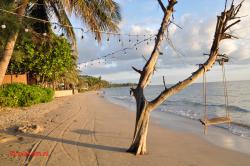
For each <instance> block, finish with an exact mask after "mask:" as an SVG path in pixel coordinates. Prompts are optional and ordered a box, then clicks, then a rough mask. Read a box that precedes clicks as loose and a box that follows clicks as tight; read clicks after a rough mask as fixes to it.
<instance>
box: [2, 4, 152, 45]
mask: <svg viewBox="0 0 250 166" xmlns="http://www.w3.org/2000/svg"><path fill="white" fill-rule="evenodd" d="M0 11H2V12H5V13H8V14H12V15H16V16H17V17H24V18H27V19H32V20H36V21H39V22H43V23H44V24H45V23H50V24H54V25H55V26H54V29H57V27H56V25H58V26H62V27H68V28H73V29H78V30H79V29H80V30H82V29H83V28H82V27H74V26H71V25H66V24H60V23H58V22H51V21H48V20H43V19H39V18H35V17H31V16H26V15H18V14H17V13H15V12H12V11H8V10H5V9H1V8H0ZM1 27H2V29H5V28H6V26H4V25H2V26H1ZM3 27H5V28H3ZM91 31H92V32H98V33H102V34H107V35H108V34H110V35H123V36H129V40H130V42H131V39H130V36H144V37H146V36H152V34H130V33H129V34H126V33H116V32H106V31H99V30H89V29H86V30H85V31H84V33H91ZM95 39H96V38H95Z"/></svg>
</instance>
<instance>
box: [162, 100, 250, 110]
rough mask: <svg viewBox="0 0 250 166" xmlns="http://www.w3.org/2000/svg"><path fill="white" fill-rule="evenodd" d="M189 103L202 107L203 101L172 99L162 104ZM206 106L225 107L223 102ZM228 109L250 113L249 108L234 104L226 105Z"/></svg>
mask: <svg viewBox="0 0 250 166" xmlns="http://www.w3.org/2000/svg"><path fill="white" fill-rule="evenodd" d="M169 104H170V105H174V104H175V105H176V104H178V105H180V104H181V105H190V106H193V107H203V106H204V104H203V103H199V102H193V101H187V100H184V101H174V100H172V101H171V100H170V101H167V102H165V103H164V104H163V105H166V106H167V105H169ZM207 107H218V108H225V105H224V104H207ZM228 109H229V111H235V112H244V113H250V110H248V109H244V108H241V107H239V106H234V105H228Z"/></svg>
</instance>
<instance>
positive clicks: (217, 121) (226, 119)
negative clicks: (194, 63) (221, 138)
mask: <svg viewBox="0 0 250 166" xmlns="http://www.w3.org/2000/svg"><path fill="white" fill-rule="evenodd" d="M217 61H218V62H219V64H220V65H221V66H222V82H223V87H224V88H223V89H224V98H225V112H226V116H220V117H215V118H210V119H209V118H208V110H207V76H206V68H205V66H203V67H204V74H203V99H204V101H203V102H204V119H203V120H202V119H200V122H201V123H202V124H203V125H204V134H206V130H207V126H210V125H216V124H222V123H228V127H230V123H231V121H232V120H231V117H230V115H229V109H228V92H227V90H228V89H227V79H226V70H225V66H224V63H225V62H228V59H224V58H221V59H218V60H217Z"/></svg>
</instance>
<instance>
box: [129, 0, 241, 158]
mask: <svg viewBox="0 0 250 166" xmlns="http://www.w3.org/2000/svg"><path fill="white" fill-rule="evenodd" d="M158 3H159V5H160V6H161V9H162V10H163V12H164V17H163V19H162V23H161V27H160V29H159V31H158V34H157V36H156V40H155V46H154V49H153V51H152V53H151V56H150V58H149V59H148V60H147V62H146V64H145V66H144V67H143V69H142V70H139V69H136V68H135V67H132V68H133V69H134V70H135V71H136V72H137V73H139V74H140V79H139V82H138V85H137V87H136V88H131V92H132V94H133V96H134V97H135V100H136V122H135V131H134V137H133V141H132V144H131V146H130V148H129V149H128V152H131V153H134V154H136V155H139V154H140V155H143V154H145V153H146V151H147V150H146V139H147V132H148V124H149V117H150V112H151V111H153V110H155V108H157V107H158V106H159V105H160V104H162V103H163V102H164V101H166V100H167V98H168V97H170V96H172V95H174V94H176V93H178V92H179V91H181V90H183V89H185V88H186V87H187V86H189V85H190V84H191V83H193V82H194V81H195V80H197V79H198V78H199V77H200V76H202V75H203V74H204V73H205V72H207V71H208V70H209V69H210V68H211V67H212V66H213V64H214V63H215V62H216V60H217V56H218V54H219V45H220V42H221V41H222V40H224V39H232V38H236V37H234V36H233V35H231V34H229V33H228V32H227V31H228V29H229V28H231V27H233V26H234V25H235V24H237V23H239V22H240V18H239V17H237V14H238V12H239V10H240V8H241V6H242V3H243V1H242V2H241V3H240V4H239V5H236V6H235V4H234V1H233V2H232V3H231V6H230V8H229V9H227V1H226V3H225V4H226V5H225V9H224V11H223V12H222V13H221V15H219V16H218V17H217V24H216V29H215V33H214V40H213V43H212V46H211V49H210V53H209V57H208V59H207V60H206V62H204V63H203V64H201V65H200V66H199V68H198V69H197V70H196V71H195V72H193V73H192V75H191V76H190V77H188V78H186V79H184V80H183V81H180V82H178V83H177V84H175V85H173V86H172V87H170V88H167V87H166V86H165V89H164V90H163V91H162V92H161V93H160V94H159V95H158V96H157V97H156V98H155V99H153V100H152V101H147V100H146V98H145V96H144V89H145V88H146V87H147V86H148V85H149V82H150V80H151V78H152V76H153V73H154V69H155V65H156V63H157V60H158V57H159V53H160V46H161V44H162V42H163V38H164V33H166V31H167V28H168V26H169V24H170V23H171V22H172V21H171V17H172V15H173V11H174V6H175V4H176V3H177V0H168V5H167V6H166V7H165V6H164V4H163V2H162V1H161V0H158ZM163 81H164V82H165V80H164V78H163ZM164 85H165V83H164Z"/></svg>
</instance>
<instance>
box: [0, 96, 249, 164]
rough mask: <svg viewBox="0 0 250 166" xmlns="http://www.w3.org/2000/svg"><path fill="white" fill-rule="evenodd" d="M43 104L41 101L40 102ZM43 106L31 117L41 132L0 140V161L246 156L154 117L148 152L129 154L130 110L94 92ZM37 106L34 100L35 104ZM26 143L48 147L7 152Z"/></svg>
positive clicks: (178, 160) (195, 160) (182, 160)
mask: <svg viewBox="0 0 250 166" xmlns="http://www.w3.org/2000/svg"><path fill="white" fill-rule="evenodd" d="M62 102H63V103H62ZM45 106H46V105H41V107H42V108H46V107H45ZM47 106H50V107H52V106H54V108H55V109H52V110H50V111H49V112H46V113H45V114H44V115H41V116H39V117H38V118H39V119H33V120H34V122H36V121H39V122H40V124H42V125H43V126H44V128H45V131H44V132H42V133H38V134H20V133H18V134H15V135H16V136H22V137H23V139H22V141H10V142H7V143H1V144H0V149H1V150H0V151H1V155H0V161H1V163H2V164H4V165H20V163H24V162H28V164H30V165H41V163H43V164H48V165H100V166H112V165H114V166H117V165H136V166H144V165H152V166H157V165H159V166H160V165H162V163H168V165H173V166H175V165H181V166H182V165H183V166H186V165H196V166H197V165H204V166H209V165H218V166H223V165H225V166H228V165H232V166H237V165H239V166H244V165H248V164H249V162H250V156H249V155H247V154H244V153H240V152H236V151H232V150H227V149H225V148H221V147H218V146H215V145H213V144H211V143H209V142H207V141H206V140H204V139H202V138H200V137H198V136H196V135H195V134H191V133H185V132H180V131H175V130H172V129H171V128H170V129H168V128H163V127H161V125H160V124H159V123H157V122H155V121H154V120H152V121H151V122H150V125H149V135H148V139H147V149H148V153H149V154H148V155H144V156H134V155H132V154H130V153H126V149H127V148H128V147H129V145H130V143H131V140H132V136H133V130H134V120H135V112H132V111H129V110H128V109H127V108H125V107H122V106H119V105H117V104H113V103H110V102H108V101H107V100H106V99H104V98H103V97H102V96H101V94H100V93H99V92H87V93H84V94H77V95H74V96H70V97H67V98H61V99H59V100H57V101H55V102H51V103H48V105H47ZM39 107H40V105H37V106H36V109H39ZM29 109H32V108H29ZM32 118H34V117H32ZM51 119H52V120H53V121H52V120H51ZM45 122H46V123H45ZM2 133H3V131H2V132H1V134H2ZM12 135H13V134H12ZM30 149H34V150H35V151H36V152H48V156H42V157H41V156H35V157H32V158H31V159H29V160H27V159H26V158H25V157H14V158H13V157H11V156H8V155H7V154H8V153H9V152H10V151H19V152H26V151H30Z"/></svg>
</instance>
